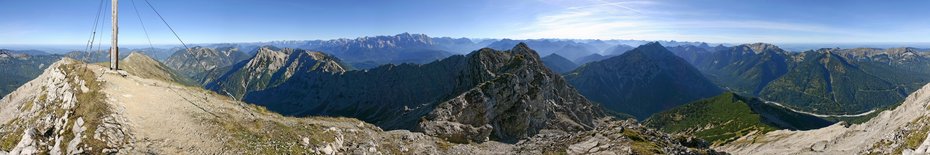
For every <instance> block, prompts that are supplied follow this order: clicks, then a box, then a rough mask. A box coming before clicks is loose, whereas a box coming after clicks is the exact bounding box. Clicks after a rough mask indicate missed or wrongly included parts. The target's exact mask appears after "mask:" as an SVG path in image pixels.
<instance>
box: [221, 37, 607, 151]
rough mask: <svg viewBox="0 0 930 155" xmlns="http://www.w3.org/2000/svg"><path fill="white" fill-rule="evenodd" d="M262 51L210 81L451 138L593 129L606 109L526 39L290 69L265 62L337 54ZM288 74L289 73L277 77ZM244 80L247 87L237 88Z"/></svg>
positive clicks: (292, 104)
mask: <svg viewBox="0 0 930 155" xmlns="http://www.w3.org/2000/svg"><path fill="white" fill-rule="evenodd" d="M285 51H286V50H285ZM297 51H302V50H294V53H297ZM262 53H263V52H259V55H257V56H256V57H254V58H252V59H251V60H248V61H244V62H243V63H240V64H237V65H236V66H242V67H236V68H237V69H234V70H229V71H228V72H227V73H225V74H224V76H221V78H220V79H224V78H223V77H228V78H226V79H229V80H216V81H220V82H217V83H214V84H211V85H208V88H211V89H213V90H227V91H230V90H235V92H234V93H244V95H243V96H244V97H243V98H242V100H244V101H247V102H250V103H254V104H258V105H262V106H265V107H267V108H268V109H269V110H272V111H276V112H279V113H282V114H286V115H296V116H307V115H328V116H345V117H354V118H359V119H362V120H365V121H367V122H372V123H374V124H377V125H379V126H381V127H384V128H387V129H412V130H418V131H423V132H425V133H426V134H428V135H434V136H439V137H444V138H447V139H450V140H452V141H455V142H469V141H471V142H480V141H485V140H487V139H488V138H490V139H494V140H499V141H504V142H516V141H517V140H519V139H522V138H526V137H529V136H532V135H535V134H536V133H538V132H539V130H542V129H557V130H563V131H580V130H586V129H592V128H593V127H594V120H595V119H598V118H601V117H605V116H606V115H605V114H604V112H602V111H601V109H600V108H599V107H596V106H595V105H594V104H592V103H591V102H589V101H588V100H587V99H585V98H584V97H582V96H581V95H580V94H578V93H577V92H576V91H575V90H574V89H573V88H571V86H569V85H568V83H567V82H566V81H565V80H564V79H562V77H561V76H559V75H558V74H557V73H554V72H552V71H550V70H549V69H547V68H546V67H545V66H544V65H543V63H542V61H540V58H539V56H538V55H537V54H536V52H535V51H533V50H532V49H529V48H528V47H527V46H526V45H525V44H518V45H517V46H516V47H514V48H513V49H511V50H508V51H496V50H493V49H489V48H485V49H481V50H478V51H474V52H472V53H471V54H468V55H464V56H463V55H457V56H452V57H449V58H446V59H443V60H440V61H436V62H432V63H428V64H423V65H415V64H402V65H384V66H381V67H377V68H372V69H369V70H357V71H343V70H323V71H320V72H316V71H310V70H308V71H304V72H300V71H295V72H290V73H281V72H282V70H283V68H290V67H285V66H281V67H269V66H278V65H269V64H278V63H280V62H287V63H281V64H282V65H287V64H292V63H298V65H299V66H317V65H315V64H319V62H327V63H324V64H328V62H335V61H317V60H320V59H300V60H293V61H284V60H285V58H264V56H261V55H273V54H262ZM264 53H271V51H267V52H264ZM285 53H286V52H285ZM294 53H291V54H290V56H288V57H287V59H291V58H292V57H294ZM283 54H284V53H280V54H278V55H282V56H279V57H284V56H283ZM253 62H255V63H253ZM259 62H262V63H259ZM311 62H317V63H311ZM248 64H259V65H248ZM266 68H282V69H278V71H272V70H274V69H266ZM298 68H301V67H298ZM333 71H337V72H333ZM287 74H291V75H290V78H284V79H282V78H283V77H284V76H278V75H287ZM265 77H270V78H265ZM229 81H231V82H229ZM266 81H267V82H266ZM252 83H258V84H256V85H252ZM243 84H245V85H243ZM243 86H245V87H246V88H249V89H244V90H246V91H238V90H237V89H239V88H237V87H243ZM252 88H256V89H252ZM221 93H223V92H221ZM231 93H233V92H231ZM233 95H236V94H233Z"/></svg>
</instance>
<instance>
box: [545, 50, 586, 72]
mask: <svg viewBox="0 0 930 155" xmlns="http://www.w3.org/2000/svg"><path fill="white" fill-rule="evenodd" d="M542 62H543V64H545V65H546V67H549V69H550V70H552V71H555V72H557V73H566V72H570V71H572V70H575V68H578V65H577V64H575V63H574V62H572V61H571V60H568V59H566V58H565V57H562V56H560V55H558V54H555V53H553V54H549V55H548V56H546V57H543V58H542Z"/></svg>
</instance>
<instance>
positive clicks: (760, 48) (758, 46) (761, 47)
mask: <svg viewBox="0 0 930 155" xmlns="http://www.w3.org/2000/svg"><path fill="white" fill-rule="evenodd" d="M740 46H744V47H747V48H749V49H750V50H752V51H753V52H755V53H763V52H765V51H768V50H774V51H784V50H782V49H781V48H779V47H778V46H775V45H773V44H769V43H761V42H759V43H752V44H743V45H740Z"/></svg>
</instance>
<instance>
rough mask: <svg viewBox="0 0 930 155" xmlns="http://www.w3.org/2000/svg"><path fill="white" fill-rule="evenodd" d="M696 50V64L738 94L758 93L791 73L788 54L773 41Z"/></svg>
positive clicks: (710, 76)
mask: <svg viewBox="0 0 930 155" xmlns="http://www.w3.org/2000/svg"><path fill="white" fill-rule="evenodd" d="M683 50H693V51H695V52H680V53H693V54H695V55H700V56H696V57H693V58H694V60H693V61H692V62H693V63H694V66H695V67H697V68H699V69H701V70H702V71H703V72H704V73H705V74H706V75H707V76H708V77H709V78H710V79H712V80H713V81H716V82H717V83H720V85H721V86H723V87H725V88H730V89H732V90H734V91H736V92H738V93H744V94H758V93H759V92H760V91H762V89H763V88H764V87H765V86H767V85H768V84H769V82H771V81H773V80H775V79H777V78H779V77H781V76H782V75H784V74H785V73H787V72H788V67H789V63H791V62H788V61H789V59H788V57H789V56H788V55H787V54H788V53H787V52H785V51H784V50H782V49H780V48H778V47H775V46H773V45H769V44H762V43H757V44H746V45H739V46H734V47H730V48H727V49H724V50H721V51H717V52H713V53H711V52H707V51H706V49H704V48H693V49H683Z"/></svg>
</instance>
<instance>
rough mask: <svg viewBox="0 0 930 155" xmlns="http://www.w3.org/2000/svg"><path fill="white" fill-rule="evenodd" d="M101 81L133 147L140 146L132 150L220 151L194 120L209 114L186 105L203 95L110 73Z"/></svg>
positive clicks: (206, 129) (165, 151) (202, 97)
mask: <svg viewBox="0 0 930 155" xmlns="http://www.w3.org/2000/svg"><path fill="white" fill-rule="evenodd" d="M101 79H102V81H106V84H105V86H104V92H106V94H110V96H108V99H107V102H109V103H110V104H111V105H114V107H115V108H114V111H115V113H116V114H117V115H121V116H124V117H125V119H127V122H129V126H130V130H132V131H134V133H136V135H134V136H135V137H134V138H135V139H136V141H137V142H139V143H137V145H143V146H136V147H137V148H139V149H136V151H145V152H161V153H178V154H181V153H190V152H192V151H197V152H200V151H203V152H222V146H221V145H220V144H222V143H218V142H213V141H214V140H215V139H216V138H212V137H214V135H212V134H210V133H208V131H209V130H208V129H209V127H207V126H205V125H204V124H202V123H201V121H198V120H197V119H196V117H198V116H209V115H211V114H210V113H208V112H206V111H204V110H202V109H201V108H199V107H197V106H195V105H194V104H191V103H190V102H188V100H195V99H199V100H204V96H205V93H192V92H198V91H176V90H185V89H186V88H181V87H178V86H176V84H168V83H166V82H163V81H158V80H149V79H141V78H138V77H135V76H126V77H122V76H120V75H118V74H116V73H114V72H107V73H106V74H103V76H102V77H101ZM201 104H202V103H201Z"/></svg>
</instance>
